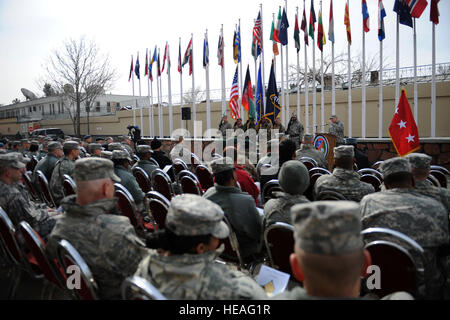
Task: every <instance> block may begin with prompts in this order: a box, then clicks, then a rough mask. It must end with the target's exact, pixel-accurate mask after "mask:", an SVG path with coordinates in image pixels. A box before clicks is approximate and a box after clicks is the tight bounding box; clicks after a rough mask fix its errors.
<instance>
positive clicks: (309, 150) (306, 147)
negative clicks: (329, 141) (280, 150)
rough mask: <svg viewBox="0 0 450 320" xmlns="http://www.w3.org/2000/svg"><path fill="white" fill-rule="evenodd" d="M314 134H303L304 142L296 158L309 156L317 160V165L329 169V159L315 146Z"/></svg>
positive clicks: (296, 153)
mask: <svg viewBox="0 0 450 320" xmlns="http://www.w3.org/2000/svg"><path fill="white" fill-rule="evenodd" d="M313 143H314V136H313V135H312V134H305V135H304V136H303V143H302V145H301V146H300V149H298V150H297V151H296V152H295V158H296V159H297V160H300V159H301V158H302V157H309V158H312V159H314V160H316V162H317V165H318V166H319V167H321V168H324V169H327V170H328V169H329V166H328V161H327V160H326V159H325V156H324V154H323V153H322V152H320V151H319V150H317V149H316V148H314V144H313Z"/></svg>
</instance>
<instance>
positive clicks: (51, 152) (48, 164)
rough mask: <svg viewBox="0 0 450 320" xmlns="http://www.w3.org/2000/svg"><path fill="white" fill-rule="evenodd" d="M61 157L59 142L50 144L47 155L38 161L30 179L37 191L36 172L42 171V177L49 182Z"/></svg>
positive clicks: (61, 150)
mask: <svg viewBox="0 0 450 320" xmlns="http://www.w3.org/2000/svg"><path fill="white" fill-rule="evenodd" d="M62 156H63V146H62V145H61V143H59V142H56V141H55V142H51V143H49V144H48V153H47V155H46V156H45V158H43V159H41V160H39V162H38V163H37V165H36V167H34V170H33V176H32V178H31V182H32V183H33V184H34V186H35V187H36V188H37V190H39V189H38V187H39V186H38V182H37V174H36V172H37V171H38V170H40V171H42V173H43V174H44V176H45V177H46V178H47V181H50V179H51V178H52V173H53V169H54V168H55V165H56V163H57V162H58V159H61V158H62Z"/></svg>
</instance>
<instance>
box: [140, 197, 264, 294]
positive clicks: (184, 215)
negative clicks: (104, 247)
mask: <svg viewBox="0 0 450 320" xmlns="http://www.w3.org/2000/svg"><path fill="white" fill-rule="evenodd" d="M223 216H224V214H223V211H222V209H221V208H220V207H219V206H218V205H216V204H215V203H213V202H211V201H209V200H206V199H204V198H202V197H200V196H197V195H194V194H182V195H180V196H177V197H174V198H173V199H172V201H171V203H170V207H169V211H168V213H167V218H166V228H165V229H163V230H159V231H157V232H156V233H154V234H151V235H150V236H149V238H148V239H147V246H148V247H150V248H154V249H158V250H151V251H150V254H149V255H148V256H147V257H146V258H144V260H142V262H141V264H140V265H139V267H138V270H137V271H136V275H137V276H140V277H143V278H145V279H147V280H149V281H150V282H151V283H152V284H153V285H154V286H155V287H156V288H157V289H158V290H159V291H160V292H161V293H162V294H163V295H164V296H166V297H167V298H168V299H176V300H181V299H183V300H185V299H188V300H244V299H245V300H247V299H264V298H266V295H265V292H264V290H263V289H262V288H261V287H260V286H259V285H258V284H257V283H256V282H255V281H254V280H253V279H251V278H249V277H247V276H245V275H244V274H243V273H242V272H240V271H234V270H232V269H231V268H229V267H228V266H227V265H225V264H221V263H217V262H215V260H216V258H217V257H218V256H219V255H220V254H221V253H222V252H223V246H221V247H220V248H219V249H217V247H218V245H219V240H220V239H224V238H226V237H228V235H229V230H228V227H227V225H226V224H225V223H224V222H223Z"/></svg>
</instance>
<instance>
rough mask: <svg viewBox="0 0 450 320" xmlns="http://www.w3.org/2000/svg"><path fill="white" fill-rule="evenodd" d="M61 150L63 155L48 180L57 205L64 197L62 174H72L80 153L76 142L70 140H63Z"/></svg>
mask: <svg viewBox="0 0 450 320" xmlns="http://www.w3.org/2000/svg"><path fill="white" fill-rule="evenodd" d="M63 152H64V157H63V158H62V159H60V160H58V162H57V163H56V165H55V167H54V169H53V172H52V177H51V178H50V181H49V189H50V192H51V193H52V196H53V200H54V201H55V203H56V205H57V206H59V204H60V202H61V200H62V198H63V197H64V193H63V181H64V175H65V174H67V175H69V176H70V177H72V175H73V169H74V167H75V160H77V159H78V155H79V153H80V150H79V146H78V142H75V141H70V140H69V141H66V142H64V144H63Z"/></svg>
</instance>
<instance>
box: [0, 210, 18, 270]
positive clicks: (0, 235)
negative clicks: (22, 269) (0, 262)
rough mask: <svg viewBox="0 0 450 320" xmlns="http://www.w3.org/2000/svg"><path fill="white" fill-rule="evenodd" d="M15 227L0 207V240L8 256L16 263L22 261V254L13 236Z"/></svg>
mask: <svg viewBox="0 0 450 320" xmlns="http://www.w3.org/2000/svg"><path fill="white" fill-rule="evenodd" d="M15 233H16V229H15V228H14V225H13V223H12V221H11V219H9V217H8V215H7V214H6V212H5V210H3V209H2V208H0V240H1V241H2V243H3V248H4V249H5V251H6V254H7V255H8V258H9V259H10V260H11V261H12V262H13V263H14V264H16V265H20V264H21V263H22V255H21V252H20V248H19V245H18V244H17V241H16V237H15Z"/></svg>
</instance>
